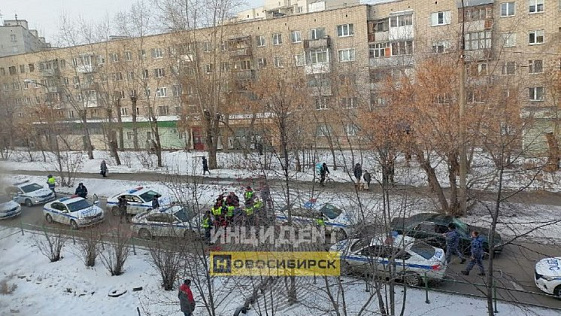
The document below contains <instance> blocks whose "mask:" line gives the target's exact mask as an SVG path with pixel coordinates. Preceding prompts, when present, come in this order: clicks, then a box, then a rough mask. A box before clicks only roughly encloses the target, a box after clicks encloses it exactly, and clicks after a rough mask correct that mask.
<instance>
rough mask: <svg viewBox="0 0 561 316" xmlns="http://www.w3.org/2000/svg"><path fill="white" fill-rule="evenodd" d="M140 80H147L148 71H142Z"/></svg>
mask: <svg viewBox="0 0 561 316" xmlns="http://www.w3.org/2000/svg"><path fill="white" fill-rule="evenodd" d="M142 79H148V69H144V70H143V71H142Z"/></svg>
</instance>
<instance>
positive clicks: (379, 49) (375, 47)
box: [370, 43, 390, 58]
mask: <svg viewBox="0 0 561 316" xmlns="http://www.w3.org/2000/svg"><path fill="white" fill-rule="evenodd" d="M389 45H390V43H376V44H370V58H380V57H384V56H386V48H388V47H389ZM388 55H389V54H388Z"/></svg>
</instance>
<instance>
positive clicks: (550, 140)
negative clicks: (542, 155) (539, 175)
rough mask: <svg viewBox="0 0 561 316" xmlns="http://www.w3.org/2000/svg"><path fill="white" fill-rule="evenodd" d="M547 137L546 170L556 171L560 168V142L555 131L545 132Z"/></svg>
mask: <svg viewBox="0 0 561 316" xmlns="http://www.w3.org/2000/svg"><path fill="white" fill-rule="evenodd" d="M545 137H546V138H547V145H548V151H547V165H546V167H545V170H546V171H549V172H554V171H557V170H559V142H558V141H557V138H555V135H553V133H551V132H549V133H546V134H545Z"/></svg>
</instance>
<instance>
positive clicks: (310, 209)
mask: <svg viewBox="0 0 561 316" xmlns="http://www.w3.org/2000/svg"><path fill="white" fill-rule="evenodd" d="M275 217H276V220H277V221H279V222H281V223H282V222H287V221H288V208H287V207H286V206H285V207H283V208H281V209H280V210H279V211H276V212H275ZM291 219H292V222H293V223H294V224H295V225H298V224H303V225H321V226H325V232H326V235H332V234H335V236H336V240H342V239H345V238H347V237H348V236H351V235H352V233H353V225H351V220H350V219H349V214H347V212H345V211H344V210H343V209H341V208H338V207H336V206H334V205H333V204H330V203H324V204H318V203H317V200H316V199H312V200H309V201H307V202H305V203H303V204H302V205H301V206H298V205H293V206H292V208H291Z"/></svg>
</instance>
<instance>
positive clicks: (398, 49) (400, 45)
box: [391, 41, 413, 56]
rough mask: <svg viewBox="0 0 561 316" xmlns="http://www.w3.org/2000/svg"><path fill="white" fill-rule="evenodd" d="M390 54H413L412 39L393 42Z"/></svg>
mask: <svg viewBox="0 0 561 316" xmlns="http://www.w3.org/2000/svg"><path fill="white" fill-rule="evenodd" d="M391 44H392V56H398V55H411V54H413V41H401V42H393V43H391Z"/></svg>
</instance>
